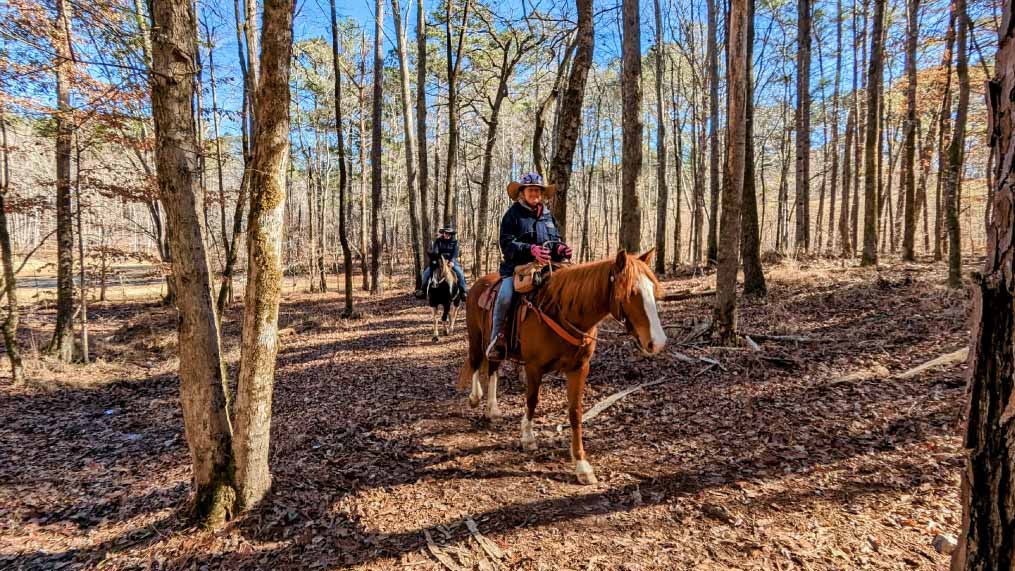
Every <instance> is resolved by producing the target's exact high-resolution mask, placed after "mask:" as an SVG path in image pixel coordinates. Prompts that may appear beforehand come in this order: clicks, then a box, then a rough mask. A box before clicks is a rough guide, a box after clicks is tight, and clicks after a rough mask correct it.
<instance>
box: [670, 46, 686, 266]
mask: <svg viewBox="0 0 1015 571" xmlns="http://www.w3.org/2000/svg"><path fill="white" fill-rule="evenodd" d="M670 75H671V82H670V98H671V99H672V102H673V141H674V143H675V144H674V153H673V163H674V164H673V167H674V168H673V170H674V179H675V180H674V185H675V186H676V189H675V190H676V197H675V198H674V202H675V205H674V210H675V213H674V217H673V270H674V271H677V270H678V269H679V268H680V246H681V244H682V242H681V237H682V234H681V233H682V231H683V228H682V224H681V222H682V220H681V215H680V212H681V206H682V205H683V199H684V192H683V190H684V189H683V186H684V180H683V179H684V172H683V171H684V168H683V163H684V148H683V145H682V139H683V136H684V133H683V124H682V122H681V120H680V109H679V108H678V107H677V91H678V84H680V83H681V82H680V72H679V71H678V69H677V66H676V64H675V63H674V62H673V61H672V60H670ZM672 76H676V77H672Z"/></svg>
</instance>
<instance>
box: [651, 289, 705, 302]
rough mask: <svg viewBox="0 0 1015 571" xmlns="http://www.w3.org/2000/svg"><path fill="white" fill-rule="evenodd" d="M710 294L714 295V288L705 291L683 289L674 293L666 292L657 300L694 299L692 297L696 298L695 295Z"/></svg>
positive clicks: (703, 295)
mask: <svg viewBox="0 0 1015 571" xmlns="http://www.w3.org/2000/svg"><path fill="white" fill-rule="evenodd" d="M710 295H715V290H714V289H707V290H705V291H691V290H684V291H678V292H674V293H668V294H666V295H664V296H663V298H662V299H660V300H659V301H683V300H685V299H694V298H697V297H708V296H710Z"/></svg>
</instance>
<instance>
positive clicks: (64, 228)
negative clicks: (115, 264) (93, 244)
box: [47, 0, 74, 363]
mask: <svg viewBox="0 0 1015 571" xmlns="http://www.w3.org/2000/svg"><path fill="white" fill-rule="evenodd" d="M70 9H71V8H70V6H69V2H67V0H57V1H56V20H55V21H54V22H53V37H54V40H53V44H54V47H55V49H56V62H55V65H54V68H55V70H56V114H55V115H56V116H55V119H56V259H57V262H56V271H57V274H56V276H57V277H56V330H55V331H54V332H53V338H52V340H51V341H50V342H49V346H48V347H47V352H48V353H49V354H50V355H53V356H55V357H56V358H58V359H59V360H61V361H63V362H65V363H69V362H71V361H72V360H73V359H74V323H73V321H74V229H73V225H74V220H73V209H72V207H71V182H70V177H71V144H72V141H73V137H74V117H73V115H72V113H73V110H72V109H71V104H70V83H71V75H72V74H73V73H74V69H73V62H72V59H71V58H72V55H71V25H70V22H71V15H70Z"/></svg>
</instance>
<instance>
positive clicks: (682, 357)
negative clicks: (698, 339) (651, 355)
mask: <svg viewBox="0 0 1015 571" xmlns="http://www.w3.org/2000/svg"><path fill="white" fill-rule="evenodd" d="M670 353H671V354H672V355H673V356H674V357H675V358H676V359H677V360H678V361H683V362H685V363H694V362H695V361H697V359H695V358H694V357H689V356H687V355H684V354H683V353H681V352H680V351H670Z"/></svg>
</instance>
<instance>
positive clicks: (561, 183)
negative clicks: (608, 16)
mask: <svg viewBox="0 0 1015 571" xmlns="http://www.w3.org/2000/svg"><path fill="white" fill-rule="evenodd" d="M575 4H576V5H577V7H578V29H577V31H576V33H577V37H576V41H577V48H576V50H575V56H574V63H572V64H571V75H570V77H568V80H567V89H565V90H564V95H563V97H561V99H560V110H559V113H558V117H559V118H560V120H561V124H560V132H559V137H558V138H557V141H556V144H555V146H554V151H553V159H551V160H550V177H549V182H550V184H555V185H557V194H556V196H555V197H554V198H553V204H552V205H551V209H552V210H553V216H554V218H555V219H556V220H557V227H558V229H559V230H560V235H561V237H562V238H564V239H566V238H567V196H568V194H567V192H568V187H570V185H571V164H572V163H573V161H574V149H575V143H576V141H577V140H578V136H579V134H580V133H581V117H582V113H581V110H582V100H583V99H584V97H585V83H586V81H587V79H588V74H589V69H590V68H591V67H592V54H593V51H594V50H595V41H596V37H595V27H594V26H595V24H594V22H593V14H592V0H575Z"/></svg>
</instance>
